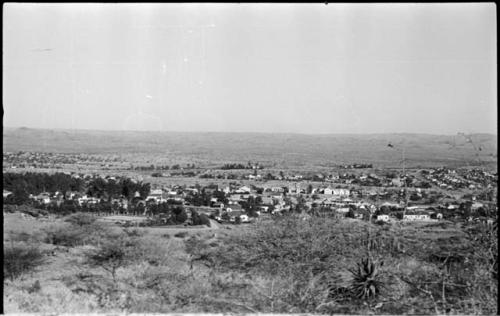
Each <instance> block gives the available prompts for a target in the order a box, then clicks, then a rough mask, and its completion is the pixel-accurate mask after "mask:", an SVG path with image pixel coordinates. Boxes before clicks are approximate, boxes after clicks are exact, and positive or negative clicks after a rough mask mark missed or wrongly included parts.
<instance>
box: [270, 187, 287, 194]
mask: <svg viewBox="0 0 500 316" xmlns="http://www.w3.org/2000/svg"><path fill="white" fill-rule="evenodd" d="M271 191H272V192H277V193H283V192H285V190H284V189H283V188H282V187H272V188H271Z"/></svg>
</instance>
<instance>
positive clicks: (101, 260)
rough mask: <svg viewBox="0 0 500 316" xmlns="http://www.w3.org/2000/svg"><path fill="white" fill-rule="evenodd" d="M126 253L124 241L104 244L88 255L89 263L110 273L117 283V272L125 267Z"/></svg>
mask: <svg viewBox="0 0 500 316" xmlns="http://www.w3.org/2000/svg"><path fill="white" fill-rule="evenodd" d="M125 261H126V252H125V242H124V240H123V239H119V240H118V241H110V242H107V243H105V244H103V245H102V246H101V247H100V248H99V249H98V250H96V251H94V252H93V253H89V254H88V255H87V263H88V264H90V265H92V266H96V267H101V268H103V269H104V270H106V271H108V272H109V273H110V274H111V276H112V278H113V281H114V282H116V270H117V269H118V268H120V267H122V266H124V265H125Z"/></svg>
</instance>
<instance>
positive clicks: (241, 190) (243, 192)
mask: <svg viewBox="0 0 500 316" xmlns="http://www.w3.org/2000/svg"><path fill="white" fill-rule="evenodd" d="M250 191H251V189H250V188H249V187H247V186H242V187H240V188H239V189H238V190H236V191H235V192H236V193H242V194H245V193H250Z"/></svg>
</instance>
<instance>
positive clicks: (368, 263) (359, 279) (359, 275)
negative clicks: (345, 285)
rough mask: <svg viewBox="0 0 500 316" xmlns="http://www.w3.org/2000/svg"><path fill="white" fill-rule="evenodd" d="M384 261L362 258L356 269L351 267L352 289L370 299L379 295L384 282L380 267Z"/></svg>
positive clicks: (358, 296) (355, 293) (358, 295)
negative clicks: (377, 261)
mask: <svg viewBox="0 0 500 316" xmlns="http://www.w3.org/2000/svg"><path fill="white" fill-rule="evenodd" d="M383 264H384V263H383V262H380V263H376V262H373V261H372V260H371V259H370V258H365V259H362V260H361V262H359V263H357V267H356V269H349V272H351V273H352V275H353V280H352V284H351V290H352V292H353V294H354V295H355V296H356V297H357V298H360V299H369V298H373V297H375V296H377V295H378V294H379V293H380V290H381V289H382V288H383V286H384V284H383V282H382V281H381V279H380V276H381V275H380V270H379V268H380V267H381V266H383Z"/></svg>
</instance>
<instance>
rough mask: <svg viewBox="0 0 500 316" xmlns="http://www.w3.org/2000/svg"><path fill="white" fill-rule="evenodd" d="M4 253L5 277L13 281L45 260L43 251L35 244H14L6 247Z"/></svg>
mask: <svg viewBox="0 0 500 316" xmlns="http://www.w3.org/2000/svg"><path fill="white" fill-rule="evenodd" d="M3 255H4V258H3V268H4V278H5V277H7V278H10V279H11V280H12V281H13V280H14V279H15V278H17V277H19V276H21V275H22V274H24V273H26V272H29V271H33V270H34V269H35V268H36V267H37V266H39V265H41V264H42V263H44V261H45V258H44V255H43V253H42V252H41V251H40V250H39V249H38V248H36V247H34V246H25V245H18V246H14V245H12V246H11V247H7V248H4V250H3Z"/></svg>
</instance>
